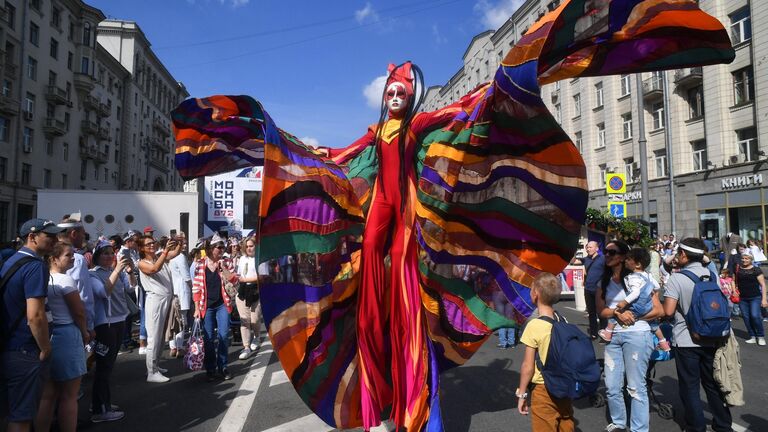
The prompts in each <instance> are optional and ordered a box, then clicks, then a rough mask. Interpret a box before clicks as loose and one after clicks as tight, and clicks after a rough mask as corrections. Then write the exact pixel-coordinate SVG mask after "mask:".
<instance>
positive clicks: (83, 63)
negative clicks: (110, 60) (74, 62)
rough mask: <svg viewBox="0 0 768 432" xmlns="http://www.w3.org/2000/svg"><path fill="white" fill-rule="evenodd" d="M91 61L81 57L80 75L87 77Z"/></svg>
mask: <svg viewBox="0 0 768 432" xmlns="http://www.w3.org/2000/svg"><path fill="white" fill-rule="evenodd" d="M90 66H91V59H89V58H88V57H83V58H81V59H80V73H84V74H86V75H88V74H89V73H90V70H91V68H90Z"/></svg>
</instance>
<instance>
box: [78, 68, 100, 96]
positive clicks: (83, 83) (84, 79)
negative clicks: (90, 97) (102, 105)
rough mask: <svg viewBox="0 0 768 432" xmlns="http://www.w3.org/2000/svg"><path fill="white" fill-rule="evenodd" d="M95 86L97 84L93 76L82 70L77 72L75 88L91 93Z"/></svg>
mask: <svg viewBox="0 0 768 432" xmlns="http://www.w3.org/2000/svg"><path fill="white" fill-rule="evenodd" d="M95 86H96V84H95V83H94V81H93V77H92V76H90V75H88V74H84V73H82V72H75V88H76V89H77V90H78V91H81V92H84V93H89V92H90V91H91V90H93V88H94V87H95Z"/></svg>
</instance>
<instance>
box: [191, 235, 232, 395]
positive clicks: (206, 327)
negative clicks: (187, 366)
mask: <svg viewBox="0 0 768 432" xmlns="http://www.w3.org/2000/svg"><path fill="white" fill-rule="evenodd" d="M225 248H226V242H225V241H224V240H223V239H222V238H221V237H219V236H218V235H217V234H214V235H213V237H212V238H211V240H210V241H208V242H207V243H206V245H205V258H202V259H200V260H198V261H197V262H196V263H195V277H194V279H193V280H192V298H193V300H194V301H195V318H196V319H197V318H200V319H201V320H203V337H204V339H205V372H206V377H207V379H208V381H209V382H210V381H213V380H214V379H215V378H216V373H217V372H218V374H219V376H220V377H221V378H223V379H224V380H230V379H232V375H230V373H229V369H228V368H227V364H228V355H229V351H228V350H229V338H228V337H227V334H228V332H229V324H230V317H229V314H230V313H232V307H233V306H234V302H235V299H233V298H232V297H231V296H230V293H229V292H228V291H229V290H227V284H235V283H237V274H235V269H234V267H233V266H232V260H230V259H228V258H224V249H225ZM214 331H216V332H217V333H216V334H214ZM216 337H218V349H214V342H213V341H214V339H215V338H216Z"/></svg>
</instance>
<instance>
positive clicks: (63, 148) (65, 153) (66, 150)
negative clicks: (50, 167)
mask: <svg viewBox="0 0 768 432" xmlns="http://www.w3.org/2000/svg"><path fill="white" fill-rule="evenodd" d="M61 152H62V154H63V157H64V162H66V161H68V160H69V144H67V143H64V144H62V145H61Z"/></svg>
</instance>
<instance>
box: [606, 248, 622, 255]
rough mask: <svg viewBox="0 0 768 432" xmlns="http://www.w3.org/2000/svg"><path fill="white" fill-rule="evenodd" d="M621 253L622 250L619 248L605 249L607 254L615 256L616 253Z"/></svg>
mask: <svg viewBox="0 0 768 432" xmlns="http://www.w3.org/2000/svg"><path fill="white" fill-rule="evenodd" d="M619 254H620V252H619V251H618V250H616V249H606V250H605V256H614V255H619Z"/></svg>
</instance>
